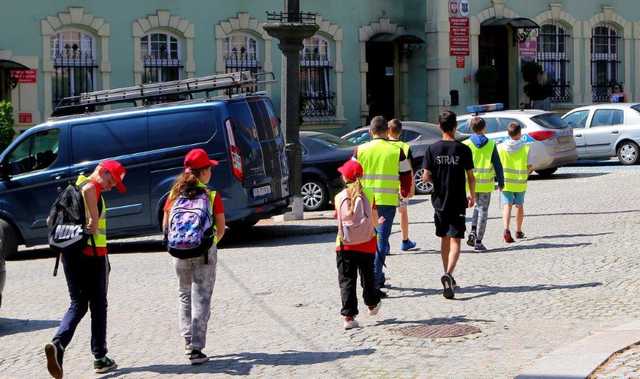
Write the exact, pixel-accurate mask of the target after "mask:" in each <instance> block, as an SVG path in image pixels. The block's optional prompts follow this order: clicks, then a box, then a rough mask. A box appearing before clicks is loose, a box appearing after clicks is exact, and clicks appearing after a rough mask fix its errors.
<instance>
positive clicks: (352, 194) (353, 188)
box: [347, 179, 364, 215]
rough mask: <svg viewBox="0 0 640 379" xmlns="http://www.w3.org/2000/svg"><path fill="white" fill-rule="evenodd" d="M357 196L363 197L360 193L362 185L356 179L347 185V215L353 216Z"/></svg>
mask: <svg viewBox="0 0 640 379" xmlns="http://www.w3.org/2000/svg"><path fill="white" fill-rule="evenodd" d="M358 196H364V194H363V192H362V183H360V179H356V180H355V181H353V182H351V183H347V198H348V199H349V215H352V214H353V208H354V207H355V206H356V200H357V199H358Z"/></svg>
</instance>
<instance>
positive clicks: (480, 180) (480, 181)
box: [476, 178, 493, 184]
mask: <svg viewBox="0 0 640 379" xmlns="http://www.w3.org/2000/svg"><path fill="white" fill-rule="evenodd" d="M476 183H479V184H493V179H478V178H476Z"/></svg>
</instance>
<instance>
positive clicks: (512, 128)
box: [498, 122, 531, 243]
mask: <svg viewBox="0 0 640 379" xmlns="http://www.w3.org/2000/svg"><path fill="white" fill-rule="evenodd" d="M507 132H508V133H509V137H510V139H508V140H506V141H504V142H503V143H501V144H500V145H498V155H499V156H500V161H501V162H502V167H503V170H504V189H503V190H502V204H503V206H504V207H503V210H502V221H503V223H504V236H503V237H504V241H505V242H506V243H512V242H514V239H513V237H512V236H511V230H510V224H511V208H512V207H513V206H514V205H515V206H516V238H518V239H522V238H524V233H523V232H522V222H523V221H524V194H525V192H526V191H527V180H528V178H529V173H531V165H529V145H527V144H526V143H524V142H523V141H522V140H521V137H522V127H521V126H520V124H518V123H516V122H512V123H511V124H509V126H508V127H507Z"/></svg>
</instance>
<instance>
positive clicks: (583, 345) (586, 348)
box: [516, 321, 640, 379]
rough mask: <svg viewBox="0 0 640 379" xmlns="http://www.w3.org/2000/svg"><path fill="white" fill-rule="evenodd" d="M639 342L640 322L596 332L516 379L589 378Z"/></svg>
mask: <svg viewBox="0 0 640 379" xmlns="http://www.w3.org/2000/svg"><path fill="white" fill-rule="evenodd" d="M638 341H640V321H634V322H630V323H628V324H624V325H619V326H617V327H615V328H611V329H606V330H602V331H597V332H595V333H593V334H591V335H590V336H589V337H586V338H583V339H581V340H579V341H577V342H574V343H572V344H569V345H566V346H563V347H561V348H559V349H557V350H554V351H553V352H551V353H549V354H548V355H546V356H544V357H542V358H541V359H538V360H537V361H536V362H534V363H533V365H532V366H530V367H529V368H528V369H526V370H525V371H523V372H522V373H521V374H518V375H517V376H516V379H552V378H553V379H576V378H587V377H588V376H589V375H591V374H592V373H593V372H594V371H595V370H596V369H598V368H599V367H600V366H601V365H602V364H603V363H605V362H606V361H607V360H608V359H609V358H610V357H611V356H612V355H613V354H616V353H618V352H620V351H622V350H624V349H626V348H627V347H629V346H631V345H633V344H635V343H637V342H638Z"/></svg>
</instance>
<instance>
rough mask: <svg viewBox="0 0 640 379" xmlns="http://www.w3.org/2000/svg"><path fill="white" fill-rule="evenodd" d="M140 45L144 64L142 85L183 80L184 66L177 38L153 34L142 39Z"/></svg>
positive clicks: (164, 34) (163, 34) (165, 34)
mask: <svg viewBox="0 0 640 379" xmlns="http://www.w3.org/2000/svg"><path fill="white" fill-rule="evenodd" d="M140 44H141V46H140V47H141V52H142V58H143V62H144V75H143V77H142V83H145V84H146V83H158V82H168V81H172V80H179V79H181V77H182V68H183V65H182V61H181V59H180V44H179V43H178V39H177V38H176V37H174V36H172V35H171V34H167V33H152V34H148V35H146V36H144V37H142V38H141V40H140Z"/></svg>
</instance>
